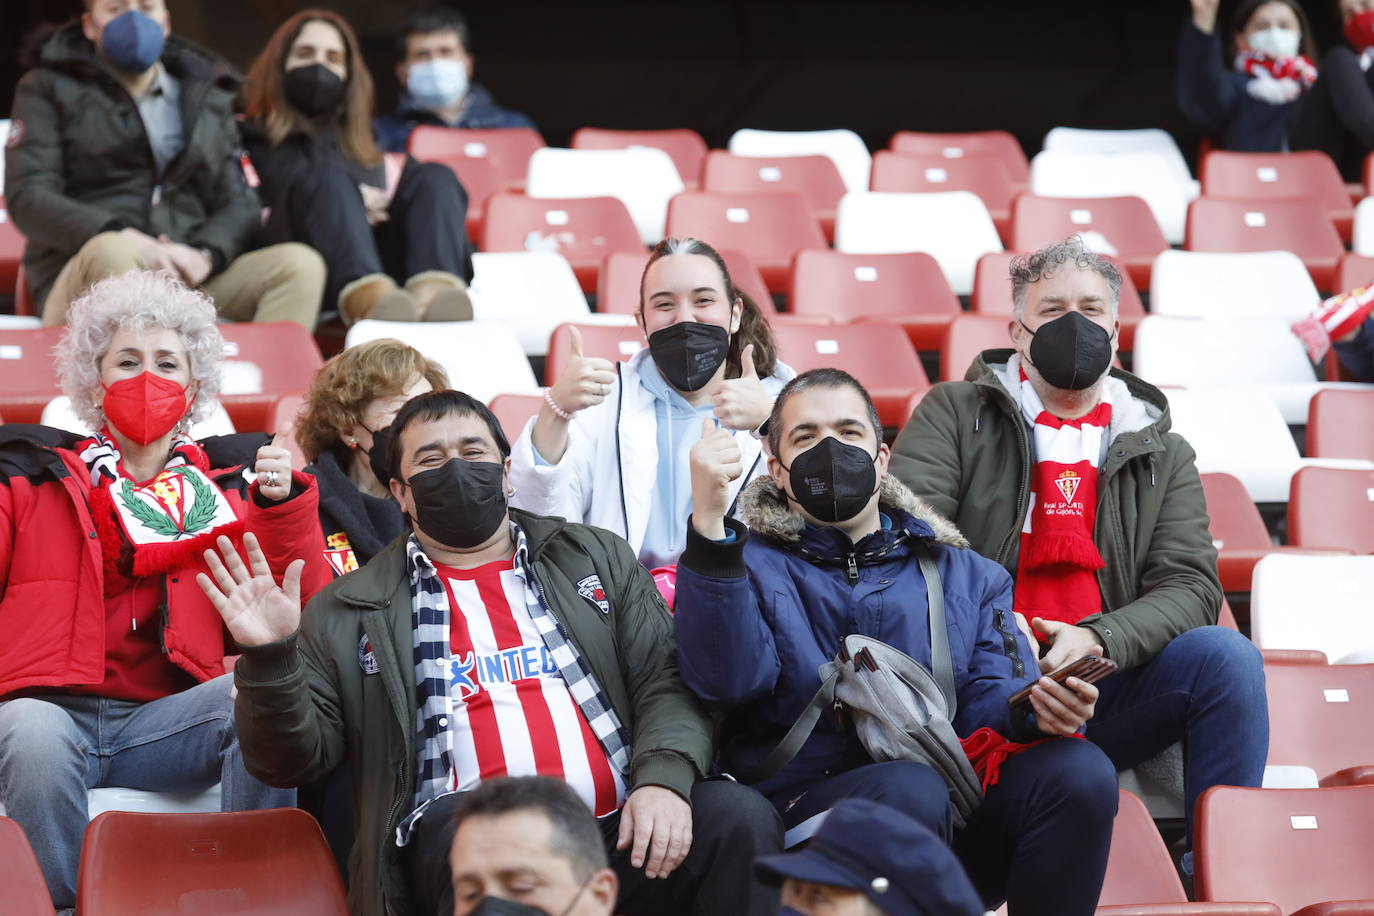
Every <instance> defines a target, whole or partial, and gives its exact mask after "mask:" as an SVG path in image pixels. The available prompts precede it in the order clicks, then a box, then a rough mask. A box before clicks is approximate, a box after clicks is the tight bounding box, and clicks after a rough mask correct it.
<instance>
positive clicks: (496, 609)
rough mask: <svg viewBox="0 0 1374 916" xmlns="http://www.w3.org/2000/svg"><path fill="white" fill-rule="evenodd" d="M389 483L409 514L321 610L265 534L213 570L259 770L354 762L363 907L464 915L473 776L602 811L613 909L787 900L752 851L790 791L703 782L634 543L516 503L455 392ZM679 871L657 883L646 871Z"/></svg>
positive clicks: (412, 441) (316, 769)
mask: <svg viewBox="0 0 1374 916" xmlns="http://www.w3.org/2000/svg"><path fill="white" fill-rule="evenodd" d="M391 433H392V439H391V442H392V448H391V455H390V469H391V475H390V476H391V481H390V487H391V492H392V495H393V496H394V497H395V498H396V500H397V502H399V503H400V504H401V506H402V508H403V509H404V510H405V512H406V514H407V516H408V517H409V518H410V519H411V520H412V527H413V529H414V530H413V533H412V534H410V535H409V536H408V537H403V538H399V539H397V540H396V541H395V542H393V543H392V544H391V545H390V546H389V547H387V548H386V549H385V550H384V551H383V552H382V553H380V554H378V555H377V556H376V557H374V558H373V559H372V561H371V562H369V563H368V564H367V566H365V567H364V568H362V569H361V570H358V571H357V572H354V573H351V574H349V575H347V576H344V577H342V578H340V579H336V580H335V581H334V583H333V584H332V585H331V586H329V587H328V588H326V589H325V590H324V591H322V592H320V593H319V594H318V595H317V596H316V597H315V598H314V599H312V600H311V602H310V605H309V607H308V608H307V609H306V612H305V614H304V615H302V614H301V611H300V606H299V599H298V594H299V592H298V577H299V570H298V569H297V568H295V567H294V566H293V568H291V569H288V572H287V574H286V576H285V577H284V579H283V581H282V584H281V586H280V587H278V585H277V584H276V583H275V582H274V581H273V580H272V577H271V575H270V572H269V571H268V569H267V567H266V565H265V564H264V563H263V561H262V559H261V556H260V554H259V553H258V551H257V549H256V546H255V542H254V541H253V540H252V539H251V536H247V537H245V547H246V548H247V556H248V558H249V564H248V566H247V567H245V565H244V564H243V562H242V561H241V560H240V559H239V556H238V554H237V553H235V552H234V550H233V548H232V546H231V545H230V544H229V542H228V541H227V540H224V539H221V544H220V548H221V553H223V555H224V560H223V561H221V560H220V559H219V558H217V557H216V556H215V555H214V553H213V552H207V554H206V558H207V563H208V564H209V566H210V568H211V571H212V572H213V573H214V575H215V581H214V582H212V581H211V580H210V579H209V578H207V577H205V576H203V575H202V576H201V577H200V580H201V587H202V588H204V589H205V591H206V594H207V595H209V596H210V598H211V600H212V601H214V602H215V606H216V607H217V608H218V609H219V611H220V613H221V615H222V616H223V617H224V620H225V624H226V625H227V626H228V628H229V632H230V633H232V634H233V636H234V638H235V639H236V640H237V641H238V643H239V644H240V645H241V646H242V648H243V657H242V658H241V659H240V660H239V663H238V666H237V668H236V670H235V683H236V685H237V687H238V691H239V692H238V700H237V705H236V707H235V717H236V721H237V725H238V728H239V742H240V745H241V746H242V748H243V753H244V760H245V763H246V765H247V767H248V770H249V772H251V773H253V774H254V775H255V776H257V777H258V778H259V779H261V780H263V781H264V782H266V783H268V784H269V785H276V786H299V785H302V784H304V783H308V782H312V781H314V780H317V779H319V778H320V777H322V776H324V775H325V774H327V773H328V772H329V771H331V770H332V769H333V768H334V767H336V766H338V765H339V764H340V763H342V762H344V761H347V762H348V763H349V764H350V767H351V773H352V779H353V799H354V803H353V807H354V820H355V823H356V827H357V840H356V843H355V846H354V849H353V851H352V855H351V856H350V859H349V861H350V868H351V877H352V881H351V885H350V889H349V893H350V896H351V901H352V905H353V909H354V912H355V913H358V914H369V916H382V914H384V913H395V914H409V913H416V914H424V916H432V914H443V916H450V914H452V913H453V888H452V884H451V881H450V877H449V863H448V853H449V846H450V844H451V842H452V838H453V824H454V818H453V815H454V810H455V807H456V804H457V801H458V793H461V792H464V791H466V790H468V789H471V788H473V787H474V786H476V785H478V784H479V783H481V782H483V781H486V780H489V779H494V778H499V777H503V776H522V775H546V776H554V777H558V778H561V779H564V780H565V781H567V782H568V784H569V785H571V786H572V787H573V788H574V789H576V790H577V791H578V793H579V795H581V796H582V798H583V800H584V801H585V802H586V803H587V805H588V807H590V808H591V809H592V810H593V812H594V813H595V814H596V815H597V816H598V817H599V819H600V823H601V828H602V835H603V837H604V838H605V840H606V843H607V846H608V847H613V848H614V850H616V852H615V853H613V855H612V867H613V868H614V869H615V870H616V873H617V876H618V878H619V880H620V901H619V906H618V907H617V910H616V912H621V913H628V914H631V916H634V914H641V913H642V914H646V916H647V914H651V913H653V914H657V913H662V912H674V911H676V910H678V909H681V908H685V909H686V910H692V909H693V908H694V906H695V907H699V908H700V909H701V910H702V911H705V912H711V913H727V912H728V913H749V914H760V916H761V914H764V913H771V912H772V911H773V910H772V908H773V907H776V896H775V895H774V894H773V893H772V892H770V891H769V890H768V889H767V888H766V887H764V886H763V885H761V884H757V883H755V882H753V880H752V878H751V874H750V863H751V862H752V861H753V859H754V858H755V857H756V856H759V855H764V854H766V853H767V852H769V851H776V850H778V849H780V847H781V844H782V826H781V821H780V820H779V818H778V816H777V814H776V813H775V811H774V809H773V807H772V805H770V804H769V803H768V802H767V801H765V800H764V799H763V797H762V796H760V795H758V794H757V793H756V792H754V791H753V790H752V789H748V788H746V787H744V786H741V785H738V784H737V783H734V782H733V781H725V780H705V779H704V777H705V776H706V773H707V770H708V768H709V767H710V765H711V761H712V756H713V745H712V738H711V723H710V719H709V718H708V717H707V716H706V714H705V713H704V712H703V711H702V709H701V707H700V706H699V705H698V704H697V702H696V700H695V699H694V698H693V697H692V695H691V694H690V693H689V692H688V691H687V689H686V688H685V687H684V686H683V685H682V682H681V681H680V680H679V678H678V673H677V660H676V651H675V643H674V640H673V627H672V621H671V620H670V618H669V614H668V610H667V607H666V606H665V605H664V603H663V599H662V598H661V597H660V595H659V593H658V590H657V588H656V587H655V585H654V582H653V579H652V578H650V576H649V574H648V573H647V572H646V571H645V570H644V569H643V568H642V567H641V566H640V565H639V563H638V562H637V561H636V560H635V556H634V553H633V551H631V550H630V547H629V545H628V544H626V543H625V542H624V541H622V540H621V539H620V538H618V537H616V536H615V535H613V534H611V533H610V532H607V531H603V530H601V529H599V528H591V527H588V526H584V525H575V524H571V523H568V522H565V521H564V520H563V519H560V518H549V517H545V516H539V515H533V514H530V513H527V512H521V511H518V510H509V509H508V508H507V506H506V499H507V497H508V496H509V490H510V484H509V476H508V475H509V469H510V459H509V456H510V446H509V443H508V442H507V441H506V438H505V436H504V435H503V434H502V432H501V426H500V424H499V423H498V422H497V420H496V418H495V417H494V416H492V414H491V412H490V411H489V410H487V408H486V406H485V405H483V404H482V403H481V402H479V401H476V400H474V399H472V398H471V397H469V396H467V395H465V394H462V393H461V392H456V391H436V392H430V393H428V394H423V395H420V396H419V397H417V398H415V399H413V400H411V401H409V402H408V403H407V404H406V405H405V406H404V407H402V408H401V411H400V412H399V413H398V414H397V416H396V419H395V421H394V422H393V424H392V427H391ZM655 878H657V879H665V880H648V879H655Z"/></svg>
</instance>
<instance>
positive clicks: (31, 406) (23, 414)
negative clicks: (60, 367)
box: [0, 327, 63, 423]
mask: <svg viewBox="0 0 1374 916" xmlns="http://www.w3.org/2000/svg"><path fill="white" fill-rule="evenodd" d="M62 331H63V328H60V327H57V328H0V411H3V412H4V414H5V419H6V420H7V421H8V422H10V423H37V422H38V421H39V419H40V418H41V417H42V416H43V407H44V406H45V405H46V404H47V403H48V402H49V401H51V400H52V399H53V398H55V397H57V396H58V395H59V394H61V393H62V390H61V388H60V387H58V384H57V368H56V366H54V365H53V359H52V348H53V347H54V346H56V345H57V341H58V339H59V338H60V337H61V336H62Z"/></svg>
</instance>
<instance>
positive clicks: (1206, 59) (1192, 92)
mask: <svg viewBox="0 0 1374 916" xmlns="http://www.w3.org/2000/svg"><path fill="white" fill-rule="evenodd" d="M1234 76H1235V74H1232V73H1227V72H1226V71H1225V70H1224V69H1223V68H1222V61H1221V39H1220V38H1218V37H1217V33H1216V32H1215V31H1214V32H1213V33H1212V34H1211V35H1208V34H1207V33H1206V32H1203V31H1202V30H1201V29H1199V28H1198V27H1197V26H1196V25H1194V24H1193V23H1192V22H1191V21H1190V22H1185V23H1184V24H1183V30H1182V31H1181V32H1180V33H1179V36H1178V70H1177V79H1176V84H1175V91H1176V94H1177V96H1178V107H1179V110H1181V111H1182V112H1183V114H1184V116H1185V117H1187V118H1188V120H1189V121H1192V122H1193V124H1195V125H1197V127H1198V128H1199V129H1200V130H1204V131H1206V132H1208V133H1214V134H1220V133H1223V132H1224V131H1225V130H1226V125H1227V122H1229V121H1230V120H1231V117H1232V115H1233V114H1234V113H1235V110H1236V106H1237V105H1238V104H1239V103H1240V96H1241V93H1242V92H1244V91H1245V90H1244V89H1243V88H1242V85H1241V83H1242V81H1240V80H1237V79H1234V78H1233V77H1234Z"/></svg>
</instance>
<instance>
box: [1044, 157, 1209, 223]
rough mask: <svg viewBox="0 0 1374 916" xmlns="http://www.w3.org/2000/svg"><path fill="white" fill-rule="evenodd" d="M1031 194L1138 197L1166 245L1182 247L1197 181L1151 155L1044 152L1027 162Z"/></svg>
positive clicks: (1168, 162) (1164, 158) (1169, 163)
mask: <svg viewBox="0 0 1374 916" xmlns="http://www.w3.org/2000/svg"><path fill="white" fill-rule="evenodd" d="M1031 193H1032V194H1036V195H1039V196H1041V197H1139V198H1141V199H1142V200H1144V201H1145V202H1146V203H1147V204H1149V205H1150V210H1151V211H1152V212H1153V213H1154V215H1155V220H1156V221H1158V223H1159V228H1160V229H1161V230H1162V231H1163V232H1164V237H1165V238H1166V239H1168V240H1169V242H1170V244H1174V245H1178V244H1182V242H1183V239H1184V234H1185V229H1186V227H1187V222H1188V203H1189V201H1191V200H1192V199H1193V198H1194V197H1196V196H1197V185H1196V182H1191V181H1190V182H1188V183H1184V182H1182V181H1180V180H1179V176H1178V174H1177V171H1176V169H1175V168H1174V166H1173V165H1172V163H1171V162H1170V161H1169V159H1167V158H1166V157H1163V156H1160V155H1157V154H1155V153H1121V154H1117V155H1113V154H1105V153H1071V152H1057V151H1055V150H1048V149H1047V150H1044V151H1043V152H1041V153H1038V154H1037V155H1036V156H1035V158H1034V159H1032V160H1031Z"/></svg>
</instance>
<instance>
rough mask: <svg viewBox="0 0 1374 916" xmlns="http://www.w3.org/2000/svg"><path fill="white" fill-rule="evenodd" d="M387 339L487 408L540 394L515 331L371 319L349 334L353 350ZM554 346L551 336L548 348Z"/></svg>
mask: <svg viewBox="0 0 1374 916" xmlns="http://www.w3.org/2000/svg"><path fill="white" fill-rule="evenodd" d="M381 337H394V338H395V339H397V340H399V341H401V342H402V343H406V344H409V345H410V346H412V347H414V348H415V349H417V350H419V351H420V352H421V353H423V354H425V356H428V357H429V358H430V359H432V360H434V361H435V362H437V363H439V364H440V365H441V366H443V367H444V371H445V372H446V373H448V380H449V384H450V385H452V386H453V387H454V388H456V389H457V390H459V391H464V392H467V393H468V394H470V395H472V396H473V397H474V398H477V399H478V400H479V401H482V402H484V403H485V402H486V401H488V400H490V399H491V398H494V397H496V395H498V394H502V393H505V392H512V393H517V394H533V393H537V392H538V391H539V383H538V382H537V381H535V378H534V370H533V369H531V368H530V361H529V359H527V358H526V356H525V349H524V347H523V346H522V345H521V342H520V338H519V337H517V336H516V333H515V331H513V330H512V329H511V328H510V327H508V326H507V325H505V324H501V323H499V322H493V321H446V322H442V323H437V324H431V323H428V322H413V321H374V320H372V319H365V320H363V321H359V322H358V323H357V324H355V325H353V327H351V328H349V329H348V337H347V339H346V340H347V344H348V346H350V347H353V346H357V345H358V344H360V343H366V342H367V341H369V340H377V339H378V338H381ZM547 345H548V337H547V336H545V338H544V344H543V346H547Z"/></svg>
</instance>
